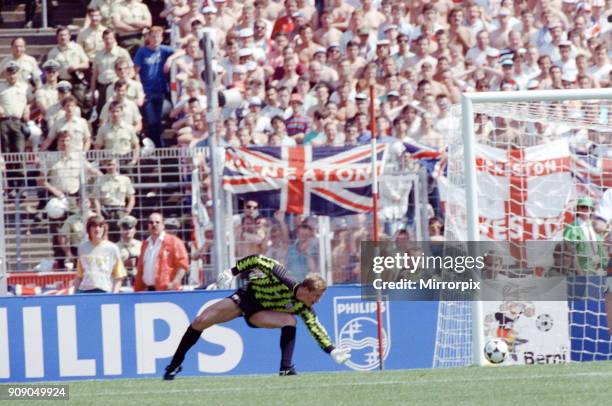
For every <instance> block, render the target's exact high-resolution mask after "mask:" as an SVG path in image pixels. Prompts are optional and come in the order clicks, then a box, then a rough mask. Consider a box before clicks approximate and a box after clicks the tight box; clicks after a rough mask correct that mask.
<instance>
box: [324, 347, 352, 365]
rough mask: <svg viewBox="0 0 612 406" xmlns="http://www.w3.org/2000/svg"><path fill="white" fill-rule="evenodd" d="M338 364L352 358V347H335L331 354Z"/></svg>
mask: <svg viewBox="0 0 612 406" xmlns="http://www.w3.org/2000/svg"><path fill="white" fill-rule="evenodd" d="M329 355H331V357H332V358H333V359H334V361H336V362H337V363H338V364H344V363H345V362H346V361H348V360H349V359H350V358H351V349H350V348H335V349H333V350H332V352H331V353H330V354H329Z"/></svg>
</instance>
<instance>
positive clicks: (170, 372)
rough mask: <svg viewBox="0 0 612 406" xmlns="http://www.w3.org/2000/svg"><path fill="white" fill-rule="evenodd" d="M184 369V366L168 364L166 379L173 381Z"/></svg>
mask: <svg viewBox="0 0 612 406" xmlns="http://www.w3.org/2000/svg"><path fill="white" fill-rule="evenodd" d="M182 370H183V367H182V366H180V365H179V366H178V367H173V366H172V365H168V366H167V367H166V372H165V373H164V381H172V380H174V377H175V376H176V375H177V374H178V373H179V372H181V371H182Z"/></svg>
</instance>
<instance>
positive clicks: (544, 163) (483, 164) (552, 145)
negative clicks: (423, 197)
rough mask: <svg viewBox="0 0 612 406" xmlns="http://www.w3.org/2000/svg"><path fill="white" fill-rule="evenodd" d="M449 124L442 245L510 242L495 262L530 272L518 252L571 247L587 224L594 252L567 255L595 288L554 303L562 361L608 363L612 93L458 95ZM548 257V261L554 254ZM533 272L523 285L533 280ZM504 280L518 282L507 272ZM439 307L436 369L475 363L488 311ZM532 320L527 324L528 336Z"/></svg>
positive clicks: (451, 302) (451, 300) (464, 305)
mask: <svg viewBox="0 0 612 406" xmlns="http://www.w3.org/2000/svg"><path fill="white" fill-rule="evenodd" d="M451 116H452V117H453V118H454V120H453V122H454V124H455V125H454V127H453V128H452V130H451V132H450V134H449V137H448V148H447V151H446V154H447V161H446V168H445V173H444V175H442V176H439V177H438V178H437V186H438V190H439V193H440V199H441V201H442V204H443V206H444V208H445V213H446V217H445V238H446V240H447V241H457V242H461V241H487V242H494V241H499V242H505V243H509V244H511V245H514V246H515V249H514V250H512V252H505V253H504V255H502V256H503V258H502V262H503V264H504V267H508V266H509V265H510V264H511V263H513V262H516V261H524V262H525V263H526V264H527V265H529V264H530V261H532V259H531V257H530V255H529V254H528V253H526V252H525V251H526V248H527V247H528V246H529V245H530V244H531V243H532V242H534V241H542V242H547V241H548V242H553V244H550V246H551V247H554V246H555V245H557V244H556V243H560V242H562V241H564V240H566V241H567V240H572V239H578V238H579V237H580V236H578V235H575V234H579V233H580V232H581V230H582V229H581V228H580V227H582V226H583V225H584V224H589V225H590V226H589V227H586V226H584V227H583V228H584V230H585V232H586V233H591V232H592V231H593V232H594V234H593V235H587V236H586V237H585V238H584V240H586V241H594V242H595V243H594V244H590V245H588V246H586V248H585V247H580V248H579V251H580V250H585V249H587V248H588V249H591V250H592V251H593V250H594V251H593V252H591V254H590V255H587V254H585V253H580V252H578V253H573V254H574V256H578V257H580V258H578V262H579V266H580V268H581V269H582V270H583V273H584V274H586V275H592V276H594V277H595V276H597V277H598V278H599V279H598V280H597V281H595V282H592V285H593V287H592V289H589V288H584V289H583V295H582V296H583V298H582V299H581V301H580V302H578V301H576V300H566V301H564V302H557V303H558V304H557V310H558V309H560V307H563V308H564V309H565V311H566V313H567V317H566V318H567V325H566V330H567V332H568V335H569V336H568V340H567V341H568V342H567V346H568V348H567V352H568V354H566V355H567V356H566V357H565V358H563V357H561V356H560V359H561V358H563V359H566V360H569V359H570V354H569V352H571V360H577V361H583V360H592V359H612V347H611V345H610V335H609V332H608V322H607V317H606V308H605V303H604V301H605V299H604V298H605V293H603V292H604V290H606V289H607V278H606V276H607V275H606V272H605V269H606V268H607V263H604V260H605V258H607V257H604V255H605V254H607V252H605V251H604V252H600V251H599V250H600V245H599V243H598V242H597V241H600V240H601V238H602V237H604V234H603V233H601V230H602V229H601V227H602V226H603V227H604V229H605V225H606V223H608V224H609V222H610V217H612V207H611V208H607V207H604V206H602V205H600V204H599V201H601V199H602V197H603V195H604V193H606V191H607V190H608V189H609V188H612V89H591V90H578V89H574V90H567V91H534V92H530V91H526V92H490V93H471V94H465V95H463V98H462V105H461V106H453V107H452V108H451ZM608 193H610V192H608ZM597 230H599V231H597ZM572 232H573V233H574V234H572ZM598 233H599V234H598ZM583 237H584V236H583ZM566 251H570V250H569V249H566V248H565V247H564V246H562V248H561V251H560V252H557V254H556V255H560V256H563V255H566V254H571V252H566ZM545 255H549V256H550V257H551V258H552V256H553V255H554V250H553V251H551V252H550V253H547V254H545ZM533 268H534V274H533V275H528V276H527V277H537V270H536V269H535V268H536V267H535V266H533ZM544 271H546V272H548V271H549V270H548V269H545V270H544ZM508 277H509V278H511V279H512V278H518V277H525V276H524V275H513V274H512V272H511V271H509V272H508ZM589 283H591V282H589ZM589 283H587V285H589ZM444 299H445V300H444V301H443V302H442V303H440V309H439V317H438V332H437V340H436V351H435V355H434V366H460V365H470V364H472V363H477V364H482V363H483V357H482V355H481V354H482V353H483V351H482V340H483V339H485V338H486V336H485V331H484V330H485V326H484V324H485V323H484V318H485V317H486V316H487V315H486V314H485V313H486V309H485V311H484V312H483V308H482V306H480V305H478V303H479V302H475V303H476V305H472V303H468V302H465V301H461V300H460V298H457V297H453V296H452V295H448V296H447V297H445V298H444ZM610 307H612V306H610ZM553 310H554V308H553ZM564 314H565V313H563V312H561V313H558V314H556V315H555V317H556V318H561V319H563V318H564V317H565V316H564ZM611 314H612V312H611ZM536 317H537V315H533V317H531V316H530V317H525V320H526V321H529V323H530V324H532V325H533V329H534V331H535V329H536ZM557 327H558V325H557ZM530 328H531V327H530ZM538 331H540V330H538ZM540 333H542V331H540ZM532 341H533V340H532ZM561 345H562V344H559V346H561ZM528 346H529V345H528V344H525V345H523V346H522V347H528ZM520 347H521V346H518V347H517V348H520ZM557 350H559V348H557ZM517 351H519V350H517ZM559 351H560V350H559ZM519 359H520V357H519Z"/></svg>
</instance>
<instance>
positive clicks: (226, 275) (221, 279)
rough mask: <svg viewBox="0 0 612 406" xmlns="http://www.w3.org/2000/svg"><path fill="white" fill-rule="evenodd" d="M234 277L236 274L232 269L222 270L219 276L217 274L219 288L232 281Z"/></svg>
mask: <svg viewBox="0 0 612 406" xmlns="http://www.w3.org/2000/svg"><path fill="white" fill-rule="evenodd" d="M233 277H234V274H233V273H232V270H231V269H226V270H225V271H223V272H221V273H220V274H219V276H217V286H218V287H219V288H223V287H224V286H226V285H228V284H229V283H230V281H231V280H232V278H233Z"/></svg>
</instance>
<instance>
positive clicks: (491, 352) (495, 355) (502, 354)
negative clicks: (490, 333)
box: [484, 338, 508, 364]
mask: <svg viewBox="0 0 612 406" xmlns="http://www.w3.org/2000/svg"><path fill="white" fill-rule="evenodd" d="M484 354H485V357H486V358H487V360H488V361H489V362H490V363H492V364H501V363H502V362H504V360H505V359H506V355H508V344H506V342H505V341H504V340H502V339H501V338H494V339H492V340H491V341H489V342H488V343H487V344H486V345H485V347H484Z"/></svg>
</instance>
